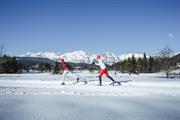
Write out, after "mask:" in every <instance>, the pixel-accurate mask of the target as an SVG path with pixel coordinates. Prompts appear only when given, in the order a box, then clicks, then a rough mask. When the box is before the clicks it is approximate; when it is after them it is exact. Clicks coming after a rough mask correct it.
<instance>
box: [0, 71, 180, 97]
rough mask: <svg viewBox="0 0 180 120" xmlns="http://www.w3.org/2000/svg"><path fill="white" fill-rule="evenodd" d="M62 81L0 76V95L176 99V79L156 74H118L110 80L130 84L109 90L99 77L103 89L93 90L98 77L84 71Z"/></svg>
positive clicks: (46, 77) (59, 77) (178, 91)
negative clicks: (160, 97) (168, 97)
mask: <svg viewBox="0 0 180 120" xmlns="http://www.w3.org/2000/svg"><path fill="white" fill-rule="evenodd" d="M76 74H78V75H80V76H82V77H83V78H84V79H86V80H87V82H88V84H85V83H84V82H83V81H84V80H83V79H81V78H80V81H82V82H79V83H77V84H74V82H76V77H77V76H76ZM76 74H73V76H69V77H68V78H67V79H66V85H65V86H63V85H60V84H61V83H62V75H51V74H50V73H43V74H11V75H8V74H2V75H0V86H1V87H0V94H1V95H6V94H16V95H21V94H26V95H34V94H58V95H59V94H68V95H85V96H148V95H162V96H180V78H175V79H165V77H163V74H162V73H159V74H140V75H128V74H118V75H113V72H110V74H111V76H112V77H113V78H114V79H115V80H117V81H126V80H132V81H131V82H128V83H122V86H118V85H115V86H110V85H109V84H110V83H111V81H110V80H109V79H107V78H106V77H103V86H97V84H98V82H99V80H98V77H97V75H98V73H89V72H88V71H84V72H82V73H76Z"/></svg>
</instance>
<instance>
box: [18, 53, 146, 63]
mask: <svg viewBox="0 0 180 120" xmlns="http://www.w3.org/2000/svg"><path fill="white" fill-rule="evenodd" d="M133 54H134V56H135V58H139V57H141V58H142V57H143V54H138V53H128V54H123V55H116V54H114V53H111V52H105V53H102V54H100V55H101V56H102V58H103V60H104V61H105V62H106V63H107V64H110V65H111V64H113V63H117V62H119V61H122V60H125V59H127V58H128V57H132V55H133ZM96 55H97V53H96V54H90V53H87V52H85V51H83V50H78V51H72V52H66V53H61V52H59V53H53V52H37V53H34V52H27V53H26V54H24V55H20V57H41V58H49V59H51V60H58V59H60V58H61V57H64V58H65V60H66V61H67V62H74V63H88V64H90V63H91V62H92V61H93V59H95V58H96Z"/></svg>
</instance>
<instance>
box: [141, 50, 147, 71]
mask: <svg viewBox="0 0 180 120" xmlns="http://www.w3.org/2000/svg"><path fill="white" fill-rule="evenodd" d="M142 65H143V70H142V72H143V73H147V72H148V62H147V57H146V53H144V55H143V64H142Z"/></svg>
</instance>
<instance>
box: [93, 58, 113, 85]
mask: <svg viewBox="0 0 180 120" xmlns="http://www.w3.org/2000/svg"><path fill="white" fill-rule="evenodd" d="M96 60H97V63H95V64H96V65H99V66H100V68H101V71H100V73H99V84H98V85H100V86H102V79H101V77H102V76H103V74H105V75H106V77H107V78H109V79H111V80H112V83H111V84H112V85H114V84H115V80H114V79H113V78H112V77H111V76H109V73H108V71H107V68H106V65H105V63H104V62H103V60H102V59H101V56H100V55H96Z"/></svg>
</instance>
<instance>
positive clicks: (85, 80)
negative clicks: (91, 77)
mask: <svg viewBox="0 0 180 120" xmlns="http://www.w3.org/2000/svg"><path fill="white" fill-rule="evenodd" d="M74 74H75V75H76V76H78V77H79V78H81V79H83V80H84V81H83V82H85V83H87V79H85V78H84V77H81V76H80V75H78V74H76V73H74Z"/></svg>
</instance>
